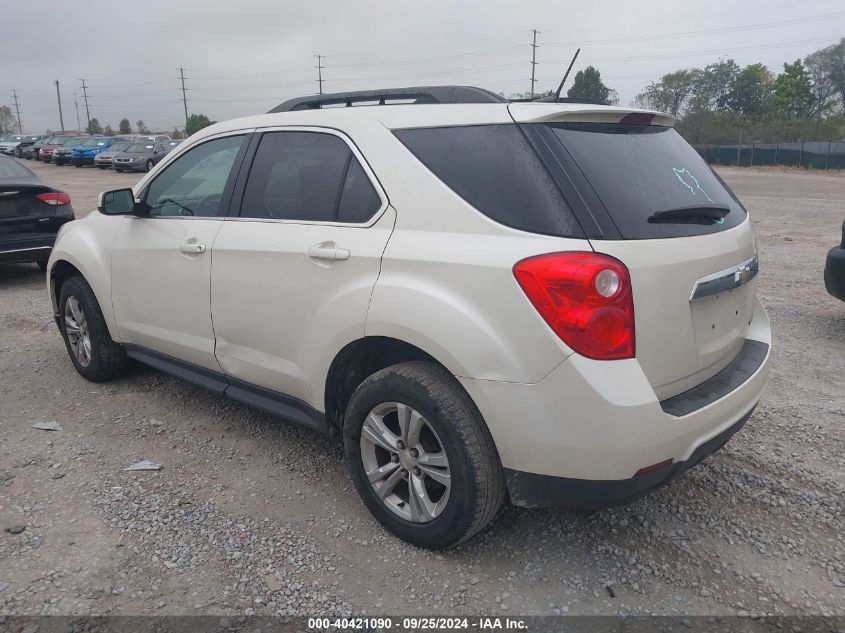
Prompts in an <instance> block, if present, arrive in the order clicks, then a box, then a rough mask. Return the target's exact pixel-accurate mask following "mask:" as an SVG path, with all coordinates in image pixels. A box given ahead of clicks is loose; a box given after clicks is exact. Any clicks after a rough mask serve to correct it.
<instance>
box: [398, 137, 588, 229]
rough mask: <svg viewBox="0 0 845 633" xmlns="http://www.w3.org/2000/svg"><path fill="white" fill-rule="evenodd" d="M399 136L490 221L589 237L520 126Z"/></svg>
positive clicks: (445, 182)
mask: <svg viewBox="0 0 845 633" xmlns="http://www.w3.org/2000/svg"><path fill="white" fill-rule="evenodd" d="M394 134H395V135H396V137H397V138H398V139H399V140H400V141H401V142H402V144H404V145H405V147H407V148H408V149H409V150H410V151H411V153H412V154H414V156H416V157H417V158H418V159H419V160H420V162H422V163H423V164H424V165H425V166H426V167H427V168H428V169H429V170H430V171H431V172H432V173H433V174H434V175H435V176H436V177H437V178H439V179H440V180H441V181H442V182H443V183H444V184H446V185H447V186H448V187H449V188H450V189H452V190H453V191H454V192H455V193H456V194H458V195H459V196H460V197H461V198H463V199H464V200H465V201H466V202H468V203H469V204H470V205H472V206H473V207H474V208H475V209H477V210H478V211H480V212H481V213H483V214H484V215H486V216H487V217H489V218H490V219H492V220H495V221H496V222H498V223H500V224H504V225H505V226H509V227H512V228H515V229H520V230H523V231H529V232H531V233H540V234H543V235H554V236H561V237H584V232H583V231H582V229H581V227H580V225H579V224H578V221H577V220H576V219H575V216H574V215H573V214H572V212H571V210H570V209H569V207H568V206H567V204H566V202H565V201H564V199H563V197H562V196H561V194H560V191H559V190H558V189H557V186H556V185H555V183H554V181H553V180H552V178H551V176H550V175H549V173H548V171H547V170H546V168H545V166H544V165H543V163H542V162H541V161H540V159H539V157H538V156H537V154H536V152H535V151H534V150H533V148H532V147H531V146H530V144H529V143H528V141H527V140H526V139H525V137H524V135H523V134H522V132H521V131H520V130H519V128H518V127H517V126H516V125H515V124H514V125H508V124H505V125H471V126H461V127H438V128H416V129H407V130H396V131H394Z"/></svg>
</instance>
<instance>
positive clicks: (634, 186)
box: [547, 123, 746, 239]
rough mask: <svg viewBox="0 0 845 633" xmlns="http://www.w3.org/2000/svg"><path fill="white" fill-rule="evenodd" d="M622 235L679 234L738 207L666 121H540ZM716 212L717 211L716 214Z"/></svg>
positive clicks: (721, 221)
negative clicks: (583, 177) (661, 124)
mask: <svg viewBox="0 0 845 633" xmlns="http://www.w3.org/2000/svg"><path fill="white" fill-rule="evenodd" d="M547 127H548V129H549V130H551V132H552V134H553V136H554V137H555V138H556V139H557V141H558V142H559V143H558V144H557V145H556V147H555V145H554V144H553V145H552V147H553V151H555V152H566V153H568V155H569V157H571V159H572V160H574V162H575V164H576V165H577V167H578V169H580V171H581V172H582V173H583V175H584V176H585V177H586V179H587V181H588V182H589V185H590V186H591V187H592V188H593V189H594V190H595V193H596V194H597V195H598V197H599V199H600V200H601V202H602V203H603V204H604V206H605V208H606V209H607V212H608V213H609V215H610V217H611V219H612V220H613V222H614V224H616V226H617V228H618V229H619V233H620V234H621V236H622V237H623V238H625V239H649V238H666V237H685V236H690V235H701V234H706V233H715V232H718V231H724V230H726V229H729V228H732V227H734V226H737V225H739V224H741V223H742V221H743V220H744V219H745V217H746V213H745V209H743V207H742V205H741V204H740V203H739V201H738V200H737V199H736V198H735V196H734V195H733V193H732V192H731V191H730V189H728V187H727V185H725V184H724V182H723V181H722V180H721V179H720V178H719V177H718V176H717V175H716V174H715V173H714V172H713V171H712V170H711V169H710V167H709V166H708V165H707V164H706V163H705V162H704V160H702V158H701V157H700V156H699V155H698V153H697V152H696V151H695V150H694V149H693V148H692V147H691V146H690V145H689V144H688V143H687V142H686V141H685V140H684V139H683V138H681V136H680V135H679V134H678V133H677V132H676V131H675V130H674V129H672V128H669V127H664V126H656V125H622V124H616V123H554V124H547ZM719 216H723V217H719Z"/></svg>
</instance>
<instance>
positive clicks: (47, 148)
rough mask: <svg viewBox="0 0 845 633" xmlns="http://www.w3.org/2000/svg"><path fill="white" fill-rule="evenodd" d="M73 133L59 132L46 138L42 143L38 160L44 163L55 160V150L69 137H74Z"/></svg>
mask: <svg viewBox="0 0 845 633" xmlns="http://www.w3.org/2000/svg"><path fill="white" fill-rule="evenodd" d="M73 136H74V135H73V134H57V135H54V136H51V137H50V138H48V139H46V140H45V141H44V142H43V143H42V144H41V149H40V150H39V152H38V160H40V161H41V162H42V163H49V162H51V161H52V160H53V152H55V151H56V150H57V149H58V148H59V147H61V145H62V143H64V142H65V141H67V140H68V139H71V138H73Z"/></svg>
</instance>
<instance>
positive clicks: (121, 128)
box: [117, 119, 132, 134]
mask: <svg viewBox="0 0 845 633" xmlns="http://www.w3.org/2000/svg"><path fill="white" fill-rule="evenodd" d="M117 131H118V132H120V133H121V134H132V126H131V125H129V119H121V120H120V123H118V125H117Z"/></svg>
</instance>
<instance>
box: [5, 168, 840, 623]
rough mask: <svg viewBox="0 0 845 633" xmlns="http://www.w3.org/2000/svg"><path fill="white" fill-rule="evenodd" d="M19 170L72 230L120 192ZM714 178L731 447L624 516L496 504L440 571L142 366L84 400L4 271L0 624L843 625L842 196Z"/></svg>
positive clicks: (186, 388) (31, 301)
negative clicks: (741, 270) (752, 297)
mask: <svg viewBox="0 0 845 633" xmlns="http://www.w3.org/2000/svg"><path fill="white" fill-rule="evenodd" d="M32 167H33V168H34V169H35V170H36V171H38V173H39V174H41V175H42V177H43V178H44V179H45V180H46V181H47V182H49V183H51V184H53V185H55V186H60V187H63V188H65V189H66V190H67V191H68V192H69V193H70V194H71V195H72V197H73V199H74V202H75V206H76V209H77V212H78V214H79V215H82V214H84V212H85V211H86V210H88V209H91V208H93V206H94V205H95V200H96V194H97V192H99V191H100V190H102V189H106V188H115V187H119V186H128V185H130V184H132V183H133V182H134V181H135V180H136V178H137V176H133V175H118V174H114V173H103V172H99V171H95V170H93V169H85V170H78V169H72V168H68V167H65V168H57V167H54V166H52V165H47V166H43V165H39V164H35V165H32ZM720 171H721V173H722V175H723V176H724V177H725V178H726V179H727V180H728V182H729V183H730V184H731V185H732V186H733V187H734V188H735V190H736V191H737V192H738V194H739V195H740V196H741V197H742V198H743V200H744V201H745V203H746V205H747V206H748V207H749V209H750V211H751V213H752V215H753V218H754V221H755V224H756V225H757V230H758V236H759V240H760V257H761V284H760V292H761V295H762V298H763V300H764V303H765V304H766V305H767V307H768V309H769V314H770V316H771V318H772V325H773V328H774V338H775V345H776V349H775V352H774V353H775V358H774V366H773V375H772V382H771V385H770V387H769V389H768V391H767V393H766V394H765V396H764V398H763V401H762V402H761V403H760V406H759V407H758V408H757V411H756V413H755V414H754V416H753V417H752V418H751V420H750V421H749V423H748V424H747V426H746V427H745V429H744V430H743V431H742V432H741V433H740V434H739V435H737V436H736V437H735V438H734V439H733V440H732V441H731V442H730V443H729V444H728V446H727V447H726V448H725V449H724V450H722V451H721V452H719V453H717V454H716V455H714V456H713V457H711V458H710V459H709V460H707V461H706V462H705V463H703V464H701V465H700V466H698V467H697V468H695V469H693V470H692V471H690V472H689V473H687V474H686V475H685V476H684V477H682V478H681V479H679V480H678V481H676V482H675V483H673V484H672V485H671V486H669V487H667V488H664V489H663V490H661V491H659V492H658V493H657V494H655V495H653V496H651V497H649V498H647V499H644V500H641V501H639V502H637V503H635V504H633V505H631V506H629V507H627V508H622V509H616V510H611V511H603V512H597V513H593V514H584V513H578V512H571V511H566V510H540V511H536V510H535V511H528V510H522V509H517V508H513V507H510V506H508V507H505V508H504V509H503V511H502V512H501V513H500V514H499V516H498V517H497V519H496V520H495V522H494V524H493V525H492V526H491V528H490V529H489V530H487V531H486V532H484V533H483V534H482V535H480V536H479V537H478V538H476V539H475V540H474V541H472V542H471V543H469V544H467V545H464V546H461V547H459V548H457V549H454V550H450V551H447V552H442V553H431V552H427V551H423V550H417V549H415V548H413V547H411V546H409V545H406V544H404V543H402V542H400V541H398V540H397V539H395V538H393V537H392V536H390V535H388V534H387V533H386V532H385V531H384V530H382V529H381V528H380V527H379V526H378V525H377V524H376V522H375V521H374V520H373V519H372V518H371V517H370V515H369V514H368V513H367V511H366V510H365V508H364V506H363V505H362V504H361V503H360V502H359V500H358V497H357V496H356V494H355V491H354V489H353V488H352V486H351V485H350V483H349V482H348V480H347V476H346V474H345V470H344V464H343V460H342V455H341V451H340V449H339V447H337V446H335V445H332V444H330V443H329V442H327V441H326V440H323V439H321V438H320V437H318V436H317V435H315V434H313V433H311V432H308V431H304V430H300V429H295V428H292V427H290V426H287V425H285V424H283V423H279V422H278V421H277V420H275V419H273V418H272V417H270V416H268V415H265V414H263V413H260V412H258V411H255V410H253V409H250V408H248V407H245V406H241V405H239V404H236V403H233V402H231V401H228V400H225V399H222V398H219V397H217V396H214V395H211V394H209V393H206V392H203V391H201V390H199V389H196V388H194V387H192V386H190V385H188V384H185V383H183V382H180V381H179V380H176V379H173V378H170V377H168V376H166V375H163V374H160V373H157V372H155V371H153V370H150V369H146V368H143V367H137V368H136V369H134V370H133V371H132V372H131V373H130V375H128V376H127V377H125V378H123V379H121V380H118V381H116V382H113V383H109V384H104V385H96V384H92V383H88V382H86V381H85V380H83V379H82V378H81V377H80V376H78V375H77V374H76V372H75V371H74V370H73V368H72V366H71V364H70V362H69V360H68V359H67V356H66V353H65V350H64V347H63V345H62V342H61V340H60V338H59V335H58V332H57V330H56V327H55V325H54V324H53V321H52V317H51V314H50V306H49V300H48V297H47V294H46V292H45V289H44V280H43V277H42V276H41V274H39V272H38V271H37V268H36V267H35V266H29V265H5V266H0V376H2V380H0V529H2V530H4V531H2V532H0V615H2V614H5V615H9V614H108V613H111V614H151V613H156V614H165V613H166V614H187V613H199V614H243V615H248V614H253V613H254V614H323V613H333V614H348V613H355V614H382V613H384V614H400V613H404V614H419V613H425V614H434V613H447V612H448V613H452V614H455V613H465V614H474V613H488V614H489V613H502V614H509V613H520V614H560V613H568V614H596V613H601V614H617V613H626V614H648V613H659V614H687V615H695V614H735V613H750V614H757V613H773V614H796V615H807V614H813V615H816V614H844V613H845V542H843V541H844V540H845V519H843V517H845V512H843V509H844V508H843V505H845V481H843V471H845V468H843V465H845V450H843V449H845V442H844V441H843V423H845V389H843V386H845V378H844V377H845V304H842V303H839V302H837V301H835V300H833V299H832V298H830V297H829V296H827V294H826V293H825V292H824V288H823V285H822V281H821V273H822V268H823V262H824V254H825V252H826V250H827V249H828V248H829V247H831V246H833V245H834V244H835V243H836V242H837V241H838V239H839V233H838V231H839V227H840V225H841V221H842V203H843V200H845V177H842V176H841V175H834V174H830V175H825V174H811V173H801V172H787V171H782V172H774V171H765V172H763V171H754V170H737V169H723V170H720ZM52 420H55V421H58V422H59V423H60V424H61V430H60V431H42V430H36V429H33V428H32V425H33V424H34V423H37V422H45V421H52ZM145 458H148V459H151V460H153V461H154V462H157V463H160V464H163V466H164V467H163V469H162V470H161V471H158V472H124V471H123V468H124V467H125V466H126V465H128V464H131V463H133V462H135V461H138V460H141V459H145Z"/></svg>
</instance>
